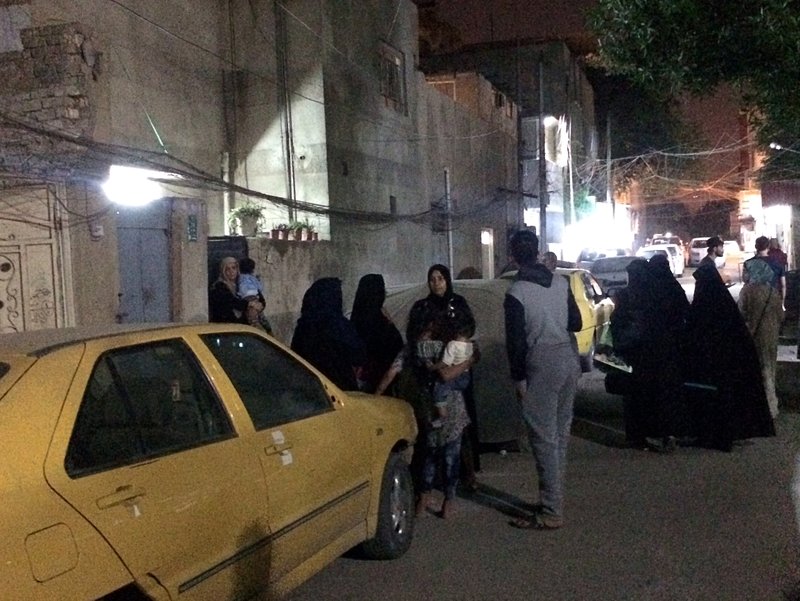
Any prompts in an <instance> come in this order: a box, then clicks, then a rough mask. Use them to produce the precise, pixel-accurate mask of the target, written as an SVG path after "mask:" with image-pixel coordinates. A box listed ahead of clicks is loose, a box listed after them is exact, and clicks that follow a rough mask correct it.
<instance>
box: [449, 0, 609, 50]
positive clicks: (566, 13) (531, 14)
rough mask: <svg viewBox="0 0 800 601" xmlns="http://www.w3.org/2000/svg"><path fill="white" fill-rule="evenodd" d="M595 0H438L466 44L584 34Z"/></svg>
mask: <svg viewBox="0 0 800 601" xmlns="http://www.w3.org/2000/svg"><path fill="white" fill-rule="evenodd" d="M595 3H596V2H595V0H437V2H436V9H437V15H438V17H439V19H441V20H442V21H445V22H447V23H450V24H451V25H453V26H455V27H456V28H458V30H459V31H460V33H461V36H462V39H463V41H464V43H466V44H474V43H480V42H491V41H500V40H511V39H515V38H553V37H571V36H581V35H585V33H586V30H585V27H584V22H585V19H584V13H585V12H586V10H587V9H589V8H591V7H593V6H594V5H595Z"/></svg>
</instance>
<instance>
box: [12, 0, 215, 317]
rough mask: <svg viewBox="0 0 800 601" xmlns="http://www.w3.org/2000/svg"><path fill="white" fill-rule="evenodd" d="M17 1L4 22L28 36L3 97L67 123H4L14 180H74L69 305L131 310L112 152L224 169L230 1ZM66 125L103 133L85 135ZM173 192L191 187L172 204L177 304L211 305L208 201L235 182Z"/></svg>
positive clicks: (42, 117)
mask: <svg viewBox="0 0 800 601" xmlns="http://www.w3.org/2000/svg"><path fill="white" fill-rule="evenodd" d="M3 4H8V3H7V2H4V3H3ZM13 4H15V5H16V6H12V7H10V8H5V7H4V8H3V10H7V11H10V10H13V11H15V14H16V15H17V16H19V14H22V15H23V17H24V18H25V19H24V20H25V21H26V22H24V23H22V25H24V26H25V27H24V28H21V29H20V28H19V27H17V29H16V30H15V29H14V27H11V28H8V29H5V30H4V31H3V37H4V41H5V40H6V39H11V40H12V41H13V38H14V37H15V36H18V38H19V44H18V46H19V48H20V49H18V50H12V51H10V52H5V53H3V54H2V55H0V71H1V72H2V75H3V79H4V86H3V89H2V91H1V92H0V109H1V110H2V111H3V113H5V114H7V115H11V116H12V117H13V118H15V119H21V120H23V121H24V122H25V123H27V124H29V125H31V126H33V127H34V128H36V127H41V128H43V129H44V130H47V131H49V132H55V133H56V135H55V136H53V135H51V134H46V133H41V132H36V131H34V130H31V129H30V128H26V127H18V128H16V129H14V131H16V132H17V133H16V134H14V136H13V139H12V137H11V136H9V135H6V134H7V132H8V130H7V129H6V130H4V135H3V148H2V150H3V152H2V162H3V165H2V166H3V168H4V170H5V171H6V172H9V173H11V174H12V176H11V177H10V178H9V180H7V182H6V185H8V186H12V187H13V186H14V185H18V182H20V181H25V182H26V183H30V181H35V180H36V179H37V178H40V179H41V180H43V181H60V182H63V184H64V186H63V192H64V194H63V197H61V198H60V199H59V201H60V202H61V203H62V206H63V207H64V209H65V213H64V215H65V216H64V220H65V223H67V224H68V227H67V228H66V234H65V236H66V237H67V240H66V248H68V249H69V254H70V256H71V260H70V261H69V262H68V263H65V265H66V269H70V268H71V273H70V274H68V279H69V280H71V281H72V282H73V286H72V295H71V296H72V298H69V299H67V303H68V304H69V305H70V307H71V308H72V309H74V311H73V313H74V322H75V323H76V324H77V325H83V324H92V323H108V322H111V321H114V320H115V319H116V317H117V313H118V297H117V294H118V293H119V290H120V288H119V270H118V258H117V237H116V223H115V213H114V208H113V206H112V205H111V204H110V203H109V201H108V200H107V199H106V198H105V196H104V195H103V193H102V192H101V191H100V189H99V184H100V182H101V181H103V180H104V179H105V177H106V175H107V172H108V167H109V165H110V164H129V163H131V162H133V163H137V162H138V163H140V162H141V161H142V160H153V157H156V163H157V162H159V160H160V157H163V161H162V162H163V163H170V162H171V159H172V157H174V158H176V159H179V160H180V161H181V165H184V166H186V167H187V168H189V169H196V170H197V171H201V172H205V173H211V174H215V175H216V174H218V173H219V171H220V153H221V151H222V149H223V148H224V144H223V139H224V120H223V110H222V109H223V101H222V95H221V90H222V69H221V68H220V63H221V62H224V60H225V59H224V56H223V55H224V48H225V47H226V46H227V39H226V37H225V36H226V35H227V29H226V28H223V27H221V25H220V24H221V23H224V22H225V19H223V18H222V17H223V14H224V13H223V12H222V8H221V5H220V3H218V2H216V1H214V0H201V1H199V2H198V1H195V0H192V1H189V0H187V1H185V2H170V3H159V2H145V3H140V5H137V6H136V7H132V8H131V9H129V10H126V9H125V8H124V7H122V6H120V5H115V4H110V3H106V2H104V1H102V0H85V1H81V2H71V1H65V0H41V1H40V0H30V1H29V2H19V3H13ZM20 11H21V12H20ZM17 21H18V22H19V19H18V20H17ZM3 48H4V49H8V48H13V44H11V45H8V44H5V43H4V44H3ZM59 134H66V135H68V136H70V135H79V136H82V137H84V138H85V139H87V140H89V142H87V143H83V142H81V143H79V144H73V143H71V142H69V141H68V140H65V139H63V138H59V137H58V135H59ZM142 151H144V152H142ZM148 152H150V153H153V154H147V153H148ZM172 164H174V162H173V163H172ZM168 194H170V195H172V196H177V197H181V196H184V197H187V198H189V199H191V200H187V201H185V202H184V201H178V202H173V204H172V209H173V210H172V217H171V224H170V228H169V231H170V233H176V232H177V233H178V235H177V237H176V238H175V239H174V240H171V244H170V249H171V252H172V256H171V257H165V258H164V260H165V261H167V262H170V261H171V265H170V267H171V269H172V275H173V278H174V280H173V281H172V282H171V283H170V290H171V293H172V301H173V306H172V308H171V309H172V315H173V318H174V319H175V320H177V321H181V320H187V319H192V318H198V317H204V316H205V315H207V308H206V292H205V289H206V284H205V278H204V277H199V276H201V275H202V274H204V273H205V248H206V243H205V240H206V217H205V214H206V211H205V206H204V203H206V202H209V203H212V204H220V202H221V194H220V193H219V192H214V191H198V190H196V189H185V188H181V189H177V188H176V189H171V190H169V191H168ZM189 215H195V216H199V218H200V219H199V222H200V227H199V231H198V240H197V242H191V243H190V242H187V241H186V240H185V238H183V237H182V234H183V233H185V231H186V221H187V219H188V218H189ZM126 259H127V258H126Z"/></svg>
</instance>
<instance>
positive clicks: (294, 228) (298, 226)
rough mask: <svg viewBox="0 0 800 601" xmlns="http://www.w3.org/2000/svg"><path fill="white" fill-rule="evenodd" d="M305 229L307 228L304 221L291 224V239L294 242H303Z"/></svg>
mask: <svg viewBox="0 0 800 601" xmlns="http://www.w3.org/2000/svg"><path fill="white" fill-rule="evenodd" d="M304 227H305V226H304V225H303V222H302V221H292V222H291V223H290V224H289V230H290V231H291V232H292V233H291V238H292V239H293V240H302V239H303V228H304Z"/></svg>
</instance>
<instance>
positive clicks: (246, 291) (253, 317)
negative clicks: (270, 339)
mask: <svg viewBox="0 0 800 601" xmlns="http://www.w3.org/2000/svg"><path fill="white" fill-rule="evenodd" d="M255 268H256V262H255V261H253V259H251V258H250V257H244V258H242V259H239V281H238V283H237V290H238V295H239V298H242V299H245V300H258V301H261V303H262V304H265V303H264V299H265V295H264V286H263V284H262V283H261V280H260V279H259V278H258V276H257V275H255V274H254V273H253V271H255ZM246 317H247V323H249V324H250V325H251V326H255V327H257V328H262V329H264V330H265V331H266V332H267V333H268V334H272V327H271V326H270V323H269V320H267V316H266V315H264V311H263V309H262V310H261V311H257V310H256V309H254V308H252V307H248V309H247V311H246Z"/></svg>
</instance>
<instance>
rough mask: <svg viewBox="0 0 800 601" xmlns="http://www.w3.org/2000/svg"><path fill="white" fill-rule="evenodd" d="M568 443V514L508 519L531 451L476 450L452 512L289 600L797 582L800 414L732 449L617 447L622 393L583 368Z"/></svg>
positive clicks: (679, 589) (728, 600)
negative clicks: (473, 484) (471, 482)
mask: <svg viewBox="0 0 800 601" xmlns="http://www.w3.org/2000/svg"><path fill="white" fill-rule="evenodd" d="M581 388H582V391H581V395H580V401H579V403H578V408H577V413H578V414H579V415H580V416H582V417H581V419H579V420H578V421H577V422H576V426H575V430H574V431H575V432H576V433H577V434H578V435H576V436H574V437H573V440H572V444H571V448H570V466H569V469H570V474H569V482H568V486H567V499H568V501H567V516H566V517H567V520H568V522H567V525H566V526H565V527H564V528H563V529H562V530H559V531H555V532H533V531H519V530H516V529H514V528H511V527H510V526H508V523H507V522H508V520H509V517H510V516H512V515H516V514H517V513H518V512H519V511H520V508H522V507H524V506H525V503H527V502H530V501H531V500H532V499H533V497H534V476H533V464H532V461H531V459H530V457H529V456H528V455H527V454H522V453H509V454H507V455H504V456H503V455H500V454H497V453H491V454H484V455H483V456H482V461H483V471H482V473H481V474H480V481H481V488H480V491H479V493H477V494H475V495H474V496H472V497H471V498H464V499H461V500H460V504H459V507H458V509H459V513H458V514H457V515H456V516H455V517H454V518H453V519H451V520H447V521H444V520H441V519H438V518H436V517H433V516H431V517H429V518H426V519H423V520H419V521H418V522H417V524H418V529H417V534H416V538H415V541H414V544H413V545H412V548H411V550H410V551H409V553H408V554H407V555H406V556H405V557H403V558H401V559H400V560H397V561H391V562H381V563H375V562H367V561H360V560H357V559H352V558H340V559H339V560H337V561H336V562H335V563H334V564H333V565H332V566H330V567H328V568H327V569H325V570H324V571H323V572H321V573H320V574H319V575H317V576H316V577H315V578H313V579H312V580H311V581H309V582H308V583H306V584H305V585H304V586H302V587H301V588H300V589H298V590H297V591H296V592H295V594H294V595H293V596H291V597H290V599H291V601H312V600H313V601H324V600H327V599H330V600H333V599H336V600H342V599H352V600H361V601H369V600H375V601H377V600H385V601H392V600H397V601H401V600H402V601H406V600H427V599H436V600H438V601H447V600H453V601H456V600H475V601H478V600H481V601H482V600H489V599H495V600H508V601H512V600H516V599H542V600H565V601H566V600H583V599H593V600H631V601H638V600H642V601H661V600H663V601H668V600H669V601H672V600H692V601H720V600H725V601H738V600H741V601H761V600H763V601H781V600H784V599H785V598H786V597H785V596H784V593H785V592H787V591H791V590H793V589H795V588H797V585H798V583H800V555H798V553H800V547H798V535H797V527H796V525H795V521H794V513H793V506H792V503H791V498H790V496H789V483H790V481H791V477H792V468H793V458H794V454H795V452H797V451H798V450H800V415H798V414H786V413H784V414H782V415H781V416H780V417H779V419H778V421H777V427H778V431H779V435H778V436H777V437H776V438H771V439H758V440H754V441H753V442H752V443H748V444H745V445H742V446H737V447H736V448H735V449H734V451H733V452H732V453H720V452H717V451H710V450H702V449H693V448H691V449H690V448H687V449H678V451H677V452H676V453H675V454H674V455H669V456H667V455H660V454H657V453H652V452H642V451H633V450H627V449H622V448H619V447H615V446H614V444H615V442H616V441H619V440H620V439H621V432H620V430H619V429H618V428H619V426H620V424H621V419H620V413H621V403H620V402H619V399H618V398H616V397H613V396H610V395H606V394H605V393H604V392H603V391H602V376H601V375H600V374H597V373H595V374H593V375H591V376H583V378H582V382H581Z"/></svg>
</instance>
